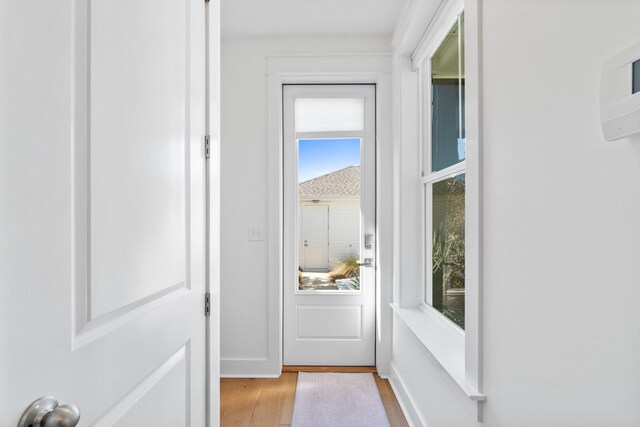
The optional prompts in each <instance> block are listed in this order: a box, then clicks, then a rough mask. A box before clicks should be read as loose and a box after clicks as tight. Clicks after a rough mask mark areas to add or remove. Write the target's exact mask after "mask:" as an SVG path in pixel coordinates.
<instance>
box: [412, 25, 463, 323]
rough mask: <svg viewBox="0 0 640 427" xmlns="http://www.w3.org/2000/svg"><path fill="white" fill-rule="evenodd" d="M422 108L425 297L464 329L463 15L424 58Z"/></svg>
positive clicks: (435, 307) (436, 308)
mask: <svg viewBox="0 0 640 427" xmlns="http://www.w3.org/2000/svg"><path fill="white" fill-rule="evenodd" d="M428 62H429V64H428V67H425V68H426V69H427V70H429V72H428V73H427V75H426V76H425V77H426V79H425V83H426V88H427V92H426V95H427V98H428V99H429V100H430V102H429V103H428V105H427V108H425V112H426V113H427V115H428V116H427V117H428V121H427V122H428V123H429V124H430V127H429V131H428V132H425V137H426V142H427V148H426V150H425V152H426V154H427V159H426V165H427V167H426V168H425V169H427V171H426V173H425V175H424V177H423V178H422V183H423V186H424V194H425V210H424V215H425V217H424V218H425V220H424V230H425V239H424V243H425V254H426V255H427V259H426V260H425V261H426V262H425V280H426V287H425V302H426V303H427V304H428V305H430V306H431V307H433V308H434V309H435V310H437V311H439V312H440V313H442V314H443V315H444V316H445V317H446V318H448V319H449V320H451V321H452V322H453V323H454V324H456V325H457V326H459V327H461V328H462V329H464V325H465V324H464V319H465V196H466V191H465V186H466V184H465V158H466V140H465V117H464V109H465V108H464V103H465V87H464V15H463V14H460V15H459V16H458V17H457V20H456V22H455V23H454V25H453V26H452V28H451V30H450V31H449V32H448V33H447V35H446V37H445V38H444V40H443V41H442V43H441V44H440V45H439V47H438V48H437V49H436V50H435V53H434V54H433V55H432V56H431V57H430V58H429V59H428Z"/></svg>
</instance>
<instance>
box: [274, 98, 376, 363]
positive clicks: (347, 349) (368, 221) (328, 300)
mask: <svg viewBox="0 0 640 427" xmlns="http://www.w3.org/2000/svg"><path fill="white" fill-rule="evenodd" d="M283 105H284V108H283V114H284V131H283V136H284V137H283V144H284V343H283V344H284V345H283V347H284V348H283V351H284V357H283V359H284V364H285V365H352V366H371V365H374V364H375V263H372V265H371V266H370V267H360V268H358V267H353V263H354V262H355V261H357V260H356V259H355V258H360V261H363V260H364V258H373V257H374V254H375V242H374V241H373V240H374V239H371V245H370V246H365V244H364V235H365V234H370V235H371V236H375V86H374V85H335V86H334V85H317V86H314V85H285V86H284V89H283ZM338 110H339V111H340V114H338V115H337V114H334V113H335V111H338ZM297 114H301V115H303V121H302V123H298V122H297V121H296V117H297V116H296V115H297ZM323 203H324V205H322V204H323ZM329 205H330V206H329ZM334 208H335V209H334ZM300 210H302V215H299V211H300ZM300 217H301V218H302V222H303V224H302V226H298V224H297V221H296V219H297V218H300ZM325 218H327V219H326V220H325ZM299 233H302V234H303V236H302V237H303V239H302V240H303V242H302V243H303V245H302V247H301V248H302V249H299V248H300V246H299V237H300V236H299ZM318 242H322V243H321V244H322V246H323V247H324V248H325V250H326V252H325V251H324V250H322V251H320V248H318V247H317V246H314V245H317V243H318ZM305 244H307V245H308V246H305ZM332 245H333V246H332ZM330 254H331V256H329V255H330ZM327 260H329V263H327ZM319 261H322V262H323V264H320V263H319ZM341 264H342V265H345V266H346V265H348V266H351V267H352V268H353V270H351V272H349V273H346V274H347V275H348V277H346V278H345V279H343V280H335V281H333V280H332V279H331V278H330V277H329V275H328V274H322V273H318V271H322V268H323V267H324V268H325V270H324V271H327V270H328V269H334V268H340V266H341ZM298 265H303V266H304V268H303V269H304V271H303V272H301V273H298V268H297V266H298ZM327 267H328V269H327ZM309 270H311V273H310V272H309Z"/></svg>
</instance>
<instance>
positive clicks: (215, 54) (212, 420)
mask: <svg viewBox="0 0 640 427" xmlns="http://www.w3.org/2000/svg"><path fill="white" fill-rule="evenodd" d="M220 2H221V0H209V1H207V2H206V3H205V22H206V24H205V25H206V29H205V34H206V36H205V37H206V54H205V61H206V64H205V67H206V75H207V79H206V91H207V95H206V102H207V105H206V121H205V130H206V133H207V135H209V156H208V158H207V156H206V155H205V158H206V164H205V174H206V181H207V182H206V186H207V195H206V213H205V215H206V233H207V236H206V256H207V260H206V279H205V280H206V285H205V286H206V292H207V293H208V294H209V316H207V317H206V335H207V342H206V351H207V356H206V375H207V378H206V387H207V390H206V399H207V407H206V411H207V413H206V417H207V427H212V426H217V425H219V423H220V127H221V120H220V111H221V97H220V89H221V86H220V55H221V43H220V40H221V33H220V31H221V30H220ZM204 149H205V150H206V147H205V148H204ZM205 298H206V297H205Z"/></svg>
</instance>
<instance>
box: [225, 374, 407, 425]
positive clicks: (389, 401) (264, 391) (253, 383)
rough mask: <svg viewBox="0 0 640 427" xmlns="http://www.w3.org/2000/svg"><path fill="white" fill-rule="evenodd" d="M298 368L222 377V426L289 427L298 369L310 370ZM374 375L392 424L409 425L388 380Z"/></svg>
mask: <svg viewBox="0 0 640 427" xmlns="http://www.w3.org/2000/svg"><path fill="white" fill-rule="evenodd" d="M290 368H292V367H290ZM298 368H303V369H297V370H295V371H294V370H292V371H289V372H286V371H285V372H283V373H282V375H281V376H280V377H279V378H223V379H222V380H221V381H220V425H221V426H222V427H237V426H242V427H273V426H290V425H291V416H292V415H293V402H294V399H295V395H296V386H297V383H298V371H303V372H305V371H307V370H306V369H305V368H307V367H298ZM348 368H352V367H348ZM358 368H359V369H362V368H360V367H358ZM313 372H363V371H361V370H355V371H352V370H346V371H344V370H343V371H337V370H336V368H335V367H328V368H326V369H325V370H314V371H313ZM364 372H371V371H364ZM373 376H374V378H375V380H376V385H377V386H378V391H379V392H380V397H381V398H382V404H383V405H384V409H385V410H386V412H387V417H388V418H389V423H390V424H391V426H392V427H408V424H407V420H406V419H405V417H404V414H403V413H402V409H401V408H400V405H399V404H398V400H397V399H396V396H395V394H394V393H393V389H392V388H391V385H390V384H389V381H387V380H385V379H382V378H380V377H379V376H378V374H376V373H374V374H373Z"/></svg>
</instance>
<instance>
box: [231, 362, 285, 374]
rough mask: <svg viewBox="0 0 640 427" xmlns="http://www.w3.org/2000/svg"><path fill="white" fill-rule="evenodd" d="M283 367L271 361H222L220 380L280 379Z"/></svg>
mask: <svg viewBox="0 0 640 427" xmlns="http://www.w3.org/2000/svg"><path fill="white" fill-rule="evenodd" d="M281 374H282V366H279V365H277V364H274V363H273V362H272V361H270V360H269V359H221V360H220V378H279V377H280V375H281Z"/></svg>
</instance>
